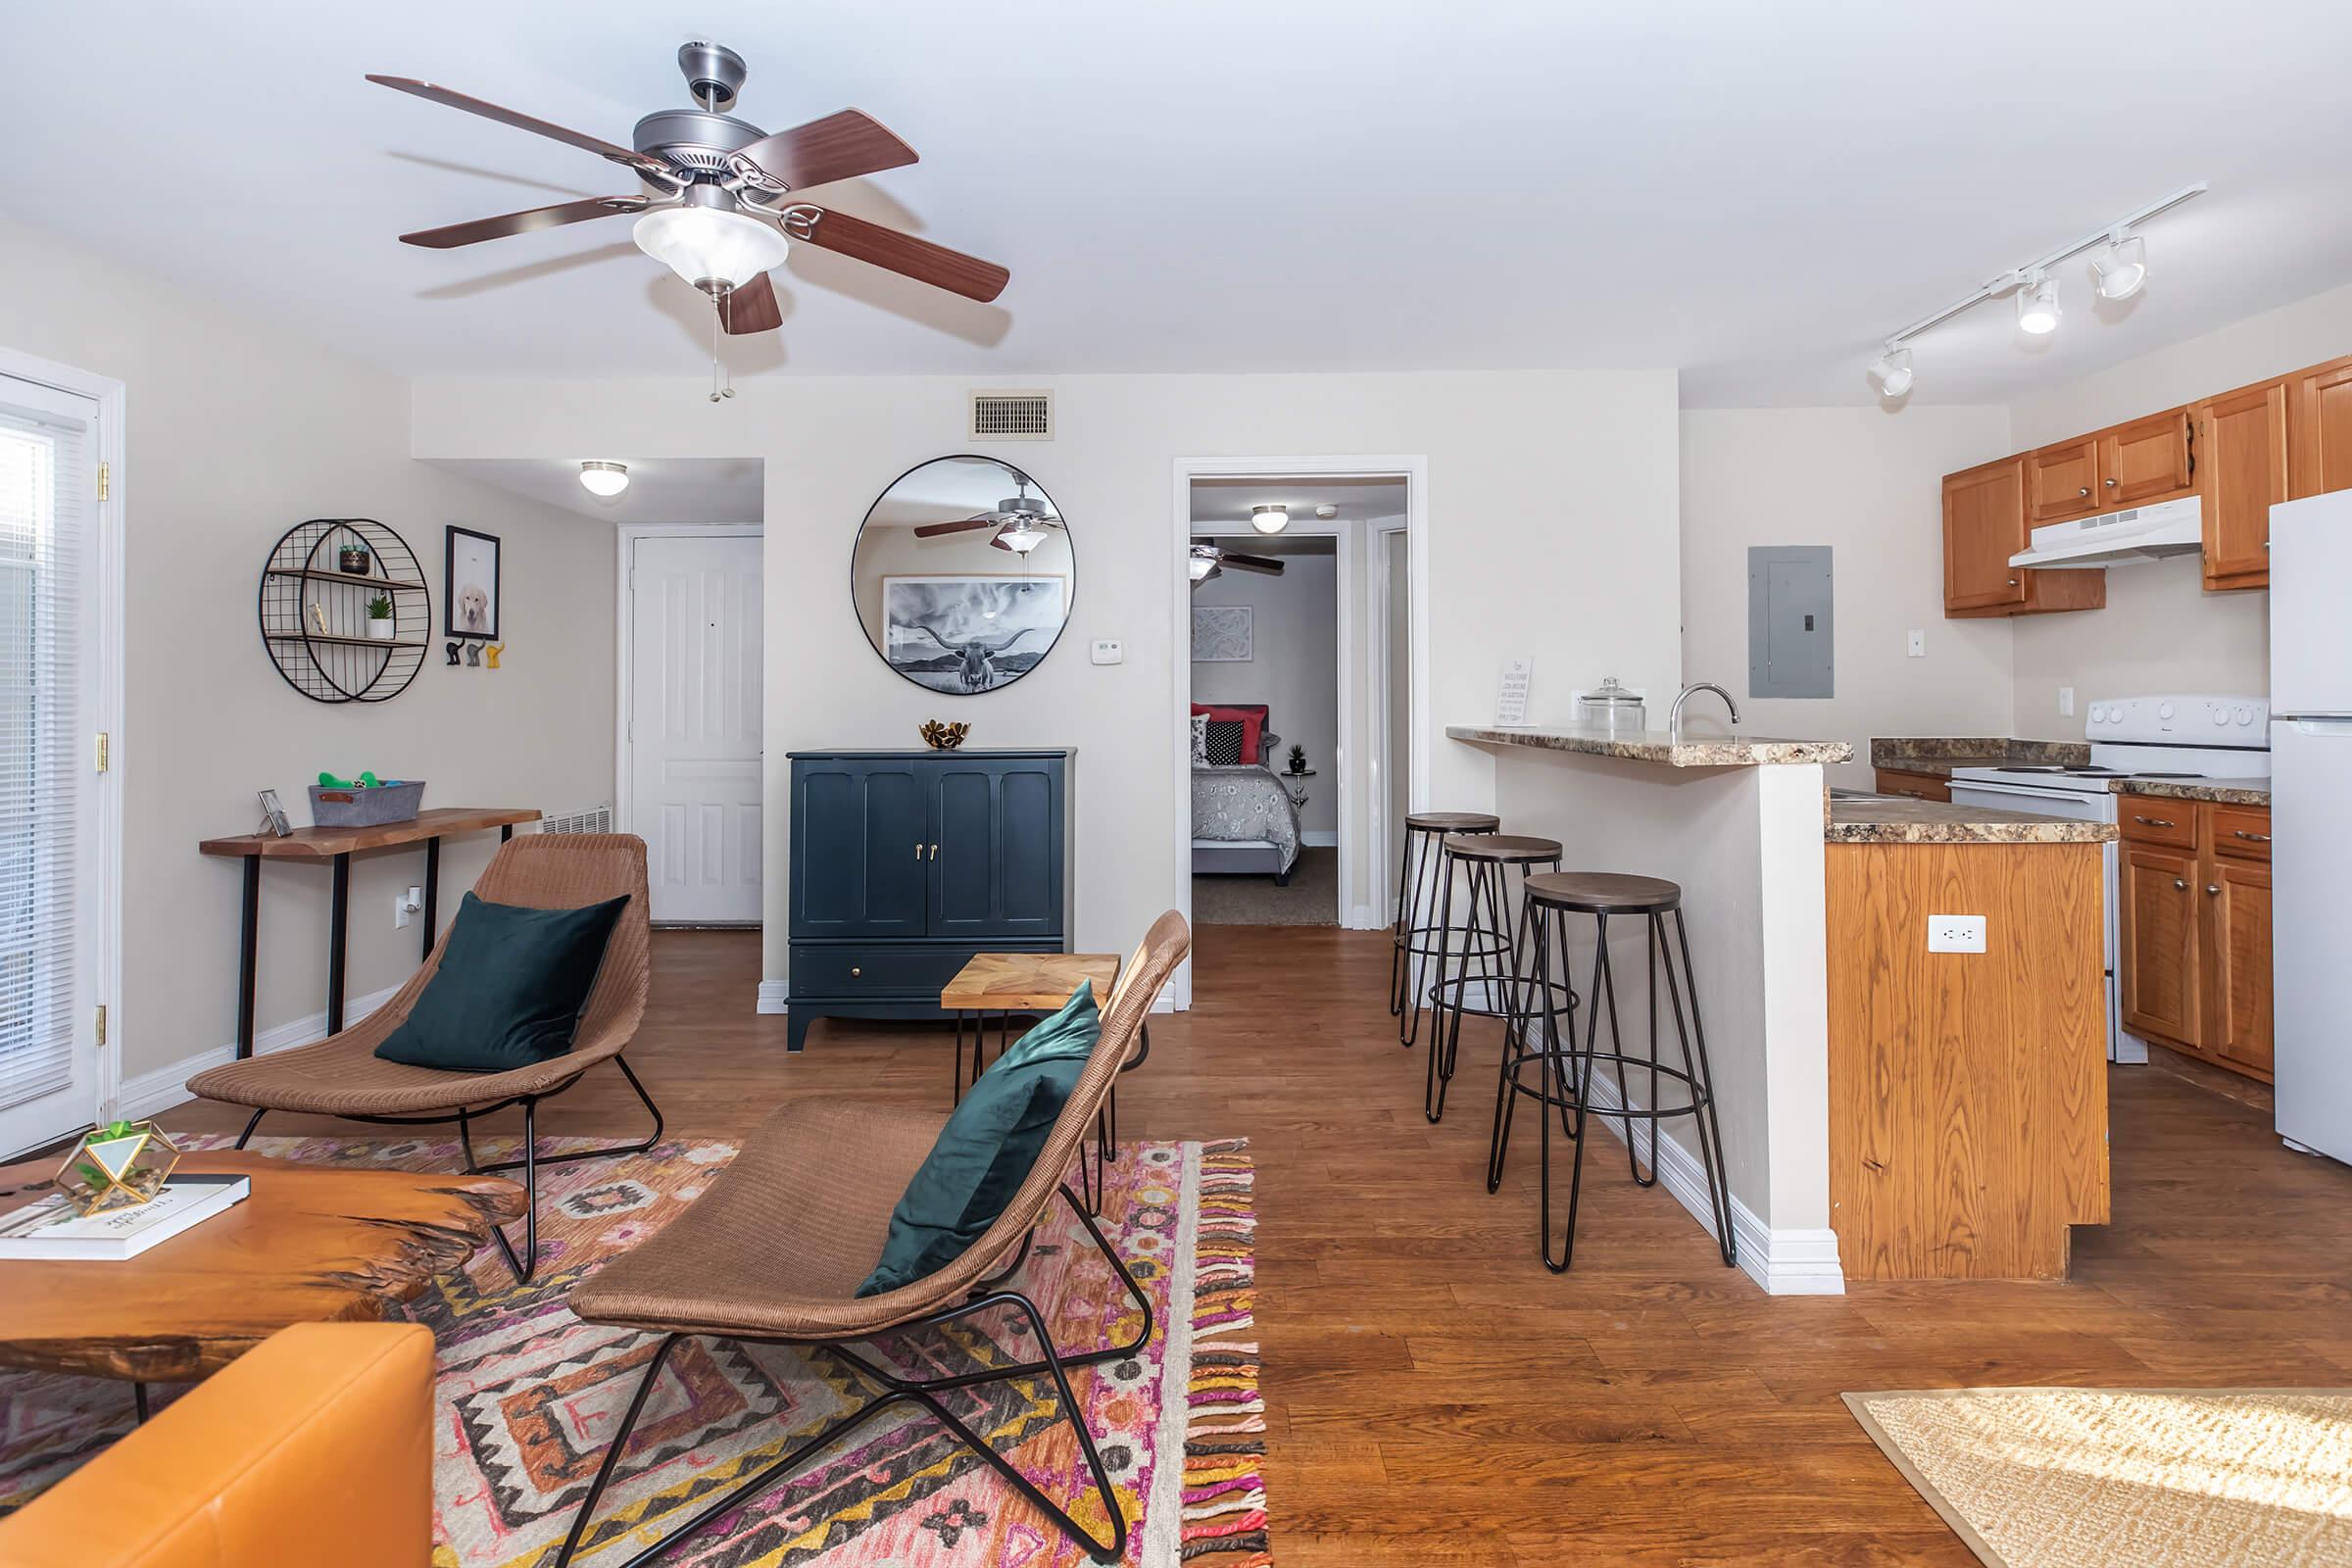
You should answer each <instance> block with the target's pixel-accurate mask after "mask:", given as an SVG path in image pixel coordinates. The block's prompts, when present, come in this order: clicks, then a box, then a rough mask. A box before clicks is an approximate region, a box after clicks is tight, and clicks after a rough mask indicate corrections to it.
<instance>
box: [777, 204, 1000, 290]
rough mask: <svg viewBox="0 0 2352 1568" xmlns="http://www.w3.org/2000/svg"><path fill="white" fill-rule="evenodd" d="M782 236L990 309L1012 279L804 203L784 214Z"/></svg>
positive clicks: (990, 265)
mask: <svg viewBox="0 0 2352 1568" xmlns="http://www.w3.org/2000/svg"><path fill="white" fill-rule="evenodd" d="M784 220H785V222H784V232H785V233H787V234H789V235H791V236H792V237H793V238H795V239H801V240H807V241H808V242H809V244H811V245H814V246H817V247H819V248H820V249H823V250H828V251H838V252H840V253H841V254H842V255H844V256H854V257H856V258H857V259H858V261H861V262H866V263H870V264H871V265H873V266H875V267H880V268H884V269H887V270H890V271H893V272H897V273H898V274H900V275H901V276H903V277H911V278H913V279H914V280H915V281H916V282H918V283H928V284H930V285H931V286H932V287H933V288H944V289H946V290H947V291H948V292H949V293H951V294H960V295H962V296H963V297H964V298H965V299H967V300H978V301H980V302H981V303H982V304H986V303H988V302H989V301H990V300H993V299H995V298H996V297H997V296H998V295H1000V294H1002V293H1004V292H1005V284H1006V283H1009V282H1011V281H1012V274H1011V273H1010V272H1007V271H1006V270H1005V269H1003V268H1002V267H999V266H998V265H997V264H996V263H994V262H984V261H981V260H980V259H979V258H978V257H976V256H966V255H964V254H963V253H962V252H961V251H952V250H950V249H948V248H947V247H946V246H945V245H934V244H932V243H931V242H930V241H929V240H927V239H916V238H915V237H914V236H913V235H912V234H902V233H900V232H899V231H898V230H897V229H895V228H884V227H883V226H882V225H881V224H880V223H869V222H867V221H865V220H864V219H862V218H852V217H851V216H850V215H849V214H847V213H837V212H833V211H831V210H830V209H828V208H823V207H811V206H809V204H808V203H806V202H802V203H799V204H797V205H795V206H792V207H789V208H786V209H785V211H784Z"/></svg>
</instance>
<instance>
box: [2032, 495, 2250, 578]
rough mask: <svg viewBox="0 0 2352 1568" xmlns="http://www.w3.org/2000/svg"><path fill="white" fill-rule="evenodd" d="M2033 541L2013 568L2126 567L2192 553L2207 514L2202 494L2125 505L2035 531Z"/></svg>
mask: <svg viewBox="0 0 2352 1568" xmlns="http://www.w3.org/2000/svg"><path fill="white" fill-rule="evenodd" d="M2030 538H2031V540H2032V542H2031V544H2029V545H2028V547H2027V548H2026V549H2024V550H2021V551H2019V552H2018V553H2017V554H2016V555H2014V556H2011V557H2010V558H2009V564H2011V565H2012V566H2040V567H2044V568H2049V567H2061V568H2063V567H2068V566H2084V567H2087V566H2128V565H2130V564H2131V563H2133V562H2135V561H2162V560H2164V559H2165V558H2166V557H2168V556H2187V555H2194V554H2196V553H2197V552H2199V551H2201V550H2203V549H2204V548H2205V514H2204V509H2203V506H2202V505H2201V503H2200V502H2199V500H2198V498H2197V497H2195V496H2183V497H2181V498H2180V500H2178V501H2159V502H2157V503H2156V504H2155V505H2154V506H2152V507H2127V508H2125V509H2124V510H2123V511H2121V512H2109V513H2103V514H2101V515H2098V516H2096V517H2077V518H2076V519H2075V520H2074V521H2072V522H2053V523H2048V524H2045V525H2044V526H2042V527H2039V528H2036V529H2034V532H2033V533H2032V535H2030Z"/></svg>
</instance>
